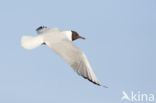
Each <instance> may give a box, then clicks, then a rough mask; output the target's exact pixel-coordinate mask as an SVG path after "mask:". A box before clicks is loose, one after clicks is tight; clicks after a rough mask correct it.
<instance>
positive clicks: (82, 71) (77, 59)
mask: <svg viewBox="0 0 156 103" xmlns="http://www.w3.org/2000/svg"><path fill="white" fill-rule="evenodd" d="M46 44H47V45H48V46H49V47H50V48H51V49H52V50H53V51H55V52H56V53H57V54H58V55H60V56H61V57H62V58H63V59H64V60H65V61H66V62H67V63H68V64H69V65H70V66H71V67H72V68H73V69H74V71H75V72H77V73H78V74H79V75H81V76H82V77H84V78H85V79H88V80H89V81H91V82H93V83H94V84H97V85H101V84H100V83H99V81H98V80H97V78H96V76H95V74H94V72H93V70H92V68H91V66H90V64H89V62H88V60H87V58H86V56H85V55H84V53H83V52H81V51H80V49H78V48H77V47H76V46H75V45H73V44H72V41H68V40H64V41H61V42H58V43H55V44H53V43H52V41H46Z"/></svg>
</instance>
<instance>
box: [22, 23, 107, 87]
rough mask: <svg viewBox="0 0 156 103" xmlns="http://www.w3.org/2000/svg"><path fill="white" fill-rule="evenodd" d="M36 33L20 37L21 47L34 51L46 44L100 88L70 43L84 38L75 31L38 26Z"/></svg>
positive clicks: (83, 59)
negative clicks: (35, 34)
mask: <svg viewBox="0 0 156 103" xmlns="http://www.w3.org/2000/svg"><path fill="white" fill-rule="evenodd" d="M36 31H37V33H38V34H40V35H37V36H23V37H22V40H21V45H22V47H24V48H25V49H34V48H36V47H38V46H39V45H41V44H46V45H48V47H49V48H51V49H52V50H53V51H54V52H55V53H57V54H58V55H60V56H61V57H62V58H63V59H64V60H65V61H66V62H67V63H68V64H69V65H70V66H71V67H72V68H73V69H74V71H75V72H77V73H78V74H79V75H81V76H82V77H84V78H85V79H88V80H89V81H91V82H92V83H94V84H97V85H99V86H101V84H100V82H99V81H98V80H97V78H96V76H95V74H94V72H93V70H92V68H91V66H90V64H89V62H88V60H87V58H86V56H85V54H84V53H83V52H82V51H81V50H80V49H79V48H77V47H76V46H75V45H74V44H73V43H72V41H73V40H76V39H79V38H80V39H85V38H84V37H82V36H80V35H79V34H78V33H77V32H75V31H63V30H60V29H58V28H47V27H44V26H40V27H39V28H37V29H36ZM104 87H106V86H104Z"/></svg>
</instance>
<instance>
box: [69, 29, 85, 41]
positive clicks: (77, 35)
mask: <svg viewBox="0 0 156 103" xmlns="http://www.w3.org/2000/svg"><path fill="white" fill-rule="evenodd" d="M71 32H72V41H74V40H76V39H79V38H80V39H85V38H84V37H82V36H80V35H79V34H78V33H77V32H76V31H71Z"/></svg>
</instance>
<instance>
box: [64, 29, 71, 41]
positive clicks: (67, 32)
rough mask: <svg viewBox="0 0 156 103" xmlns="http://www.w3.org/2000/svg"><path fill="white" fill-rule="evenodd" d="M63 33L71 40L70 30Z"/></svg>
mask: <svg viewBox="0 0 156 103" xmlns="http://www.w3.org/2000/svg"><path fill="white" fill-rule="evenodd" d="M65 34H66V35H67V37H68V39H69V40H71V41H72V32H71V31H65Z"/></svg>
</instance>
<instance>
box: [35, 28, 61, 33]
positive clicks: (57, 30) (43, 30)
mask: <svg viewBox="0 0 156 103" xmlns="http://www.w3.org/2000/svg"><path fill="white" fill-rule="evenodd" d="M36 31H37V33H38V34H43V33H49V32H61V31H62V30H61V29H59V28H48V27H46V26H40V27H38V28H37V29H36Z"/></svg>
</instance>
